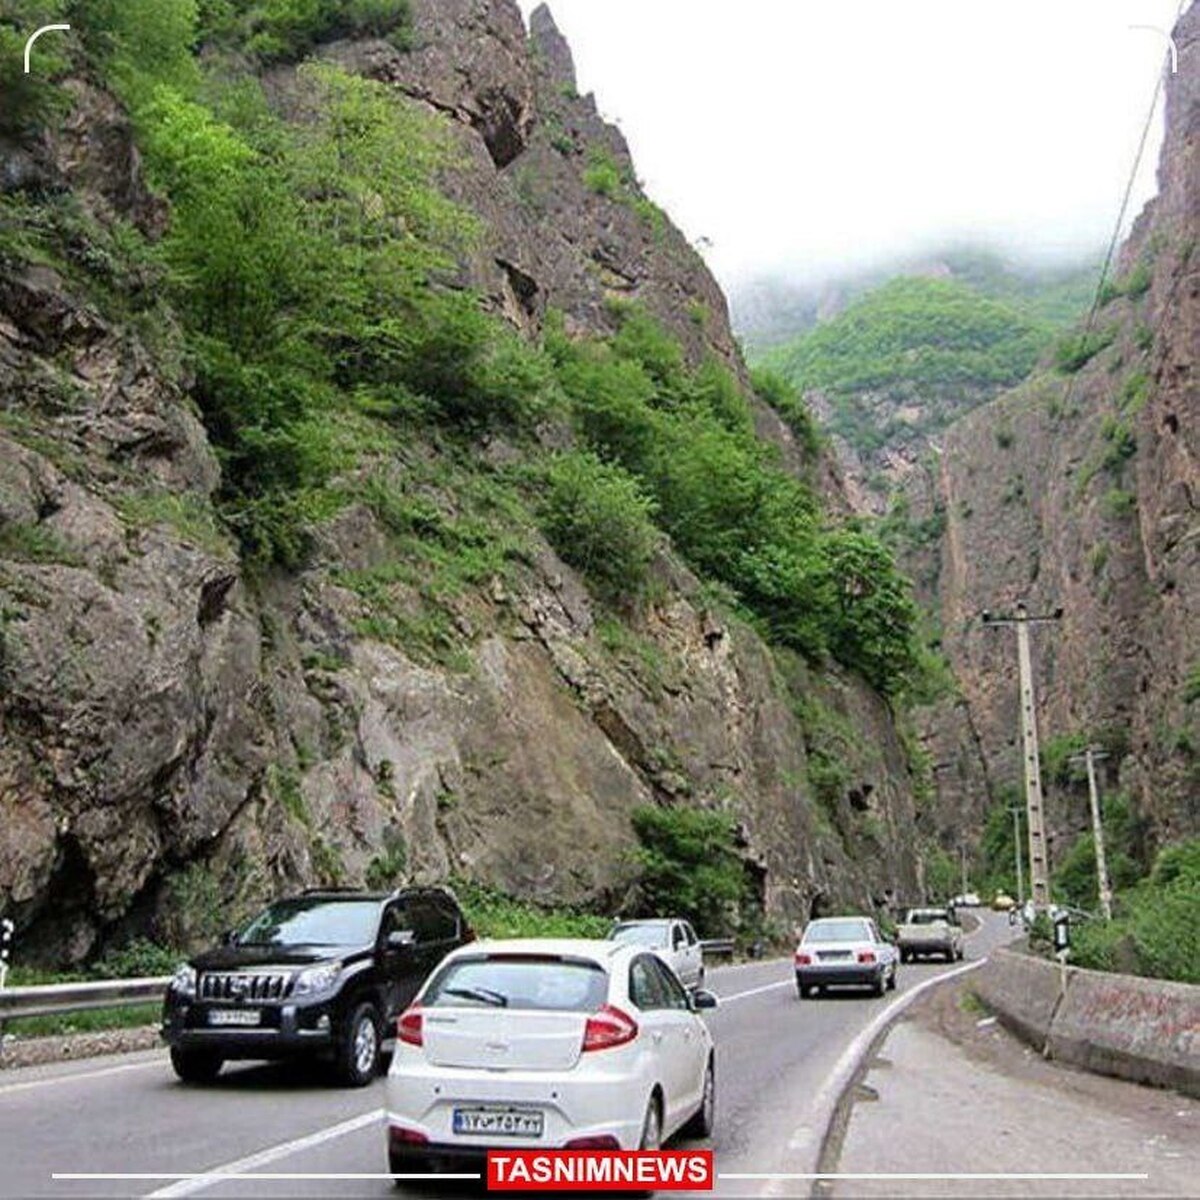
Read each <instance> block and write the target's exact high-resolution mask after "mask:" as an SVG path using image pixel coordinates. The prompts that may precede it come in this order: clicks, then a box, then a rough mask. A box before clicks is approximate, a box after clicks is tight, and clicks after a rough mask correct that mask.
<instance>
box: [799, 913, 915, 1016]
mask: <svg viewBox="0 0 1200 1200" xmlns="http://www.w3.org/2000/svg"><path fill="white" fill-rule="evenodd" d="M898 957H899V954H898V952H897V950H896V947H895V946H893V945H892V944H891V943H890V942H888V941H885V940H884V939H883V938H882V937H881V936H880V934H879V927H878V926H877V925H876V924H875V922H874V921H872V920H871V918H870V917H822V918H820V919H819V920H816V921H810V922H809V923H808V927H807V928H806V929H805V930H804V936H803V937H802V938H801V939H800V945H799V946H797V947H796V956H795V967H796V988H797V989H798V991H799V992H800V999H801V1000H804V999H807V998H808V997H809V996H811V995H813V994H814V993H815V992H819V991H821V990H822V989H823V988H827V987H842V986H844V985H847V984H850V985H858V986H860V987H869V988H871V990H872V991H873V992H874V993H875V994H876V995H877V996H882V995H883V992H884V989H885V988H894V987H895V986H896V959H897V958H898Z"/></svg>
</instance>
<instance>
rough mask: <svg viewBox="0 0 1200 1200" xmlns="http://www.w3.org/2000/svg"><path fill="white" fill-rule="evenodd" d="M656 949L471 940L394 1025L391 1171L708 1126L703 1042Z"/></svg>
mask: <svg viewBox="0 0 1200 1200" xmlns="http://www.w3.org/2000/svg"><path fill="white" fill-rule="evenodd" d="M716 1003H717V1000H716V997H715V996H713V995H712V994H711V993H708V992H703V991H701V992H697V993H695V994H693V995H691V996H689V995H688V993H687V992H686V991H685V990H684V988H683V986H682V985H681V984H680V982H679V980H678V979H676V977H675V975H674V974H673V973H672V972H671V970H670V969H669V968H668V967H667V966H666V965H665V964H664V963H663V962H662V961H661V960H660V959H659V958H658V956H657V955H656V954H654V953H653V952H651V951H648V950H647V949H646V948H645V947H641V946H629V945H622V944H620V943H618V942H611V941H584V940H569V939H563V940H559V939H554V940H550V939H538V940H521V941H494V942H475V943H473V944H471V945H469V946H464V947H463V948H462V949H460V950H456V951H454V952H453V953H452V954H450V955H448V956H447V957H446V958H445V959H444V960H443V961H442V963H441V965H440V966H439V967H438V969H437V970H436V971H435V972H434V974H433V975H432V976H431V977H430V979H429V980H428V982H427V983H426V984H425V987H424V988H423V989H422V990H421V992H420V993H419V994H418V996H417V998H416V1000H415V1001H414V1002H413V1004H412V1006H411V1007H410V1008H409V1009H408V1010H407V1011H405V1012H404V1013H403V1014H402V1015H401V1017H400V1019H399V1021H398V1023H397V1032H396V1051H395V1054H394V1055H393V1058H392V1065H391V1069H390V1070H389V1072H388V1079H387V1124H388V1159H389V1163H390V1166H391V1171H392V1174H394V1175H395V1174H405V1173H408V1172H412V1171H415V1170H422V1169H427V1168H428V1165H429V1164H430V1163H431V1162H432V1163H433V1164H435V1165H440V1163H441V1162H443V1161H445V1160H455V1159H463V1158H467V1159H470V1158H479V1157H481V1156H482V1155H483V1154H484V1153H485V1152H486V1151H487V1150H488V1149H500V1148H512V1147H526V1148H530V1149H537V1148H547V1149H548V1148H556V1149H597V1150H599V1149H611V1150H618V1149H619V1150H637V1149H651V1148H657V1147H658V1146H659V1145H661V1143H662V1142H663V1141H665V1140H666V1139H667V1138H669V1137H671V1136H672V1135H673V1134H675V1133H677V1132H680V1131H682V1132H684V1133H686V1134H687V1135H688V1136H695V1137H707V1136H708V1135H709V1134H710V1133H711V1131H712V1126H713V1112H714V1107H715V1102H716V1075H715V1068H714V1055H713V1042H712V1037H711V1035H710V1034H709V1032H708V1028H707V1026H706V1025H705V1024H704V1022H703V1021H702V1020H701V1019H700V1017H699V1015H698V1013H697V1010H699V1009H705V1008H714V1007H716Z"/></svg>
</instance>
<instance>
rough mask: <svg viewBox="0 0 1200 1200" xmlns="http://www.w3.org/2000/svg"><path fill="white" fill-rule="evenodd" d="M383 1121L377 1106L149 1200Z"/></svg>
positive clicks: (188, 1192)
mask: <svg viewBox="0 0 1200 1200" xmlns="http://www.w3.org/2000/svg"><path fill="white" fill-rule="evenodd" d="M382 1121H383V1109H382V1108H374V1109H372V1110H371V1111H370V1112H367V1113H362V1114H361V1115H360V1116H357V1117H351V1118H350V1119H349V1120H348V1121H342V1122H341V1123H340V1124H337V1125H330V1126H328V1127H327V1128H325V1129H318V1130H317V1131H316V1132H315V1133H310V1134H306V1135H305V1136H304V1137H300V1138H294V1139H293V1140H292V1141H290V1142H281V1143H280V1144H279V1145H278V1146H271V1147H269V1148H268V1149H266V1150H260V1151H259V1152H258V1153H257V1154H251V1155H248V1156H247V1157H246V1158H239V1159H237V1160H235V1161H234V1162H231V1163H225V1164H223V1165H222V1166H219V1167H213V1168H212V1170H211V1171H206V1172H204V1174H203V1175H200V1176H198V1177H196V1178H194V1179H181V1180H180V1181H179V1182H178V1183H172V1184H171V1185H169V1186H168V1187H164V1188H159V1189H158V1190H157V1191H155V1192H150V1193H149V1197H148V1200H159V1198H160V1197H167V1196H192V1195H195V1193H196V1192H202V1191H204V1190H205V1189H206V1188H210V1187H215V1186H216V1185H217V1184H218V1183H221V1182H223V1181H224V1180H225V1179H227V1178H228V1177H229V1176H230V1175H246V1174H248V1173H249V1172H251V1171H255V1170H257V1169H258V1168H259V1167H265V1166H269V1165H270V1164H271V1163H273V1162H278V1161H279V1159H281V1158H287V1157H288V1156H289V1155H291V1154H299V1153H301V1152H302V1151H304V1150H310V1149H312V1147H314V1146H320V1145H321V1144H322V1143H323V1142H331V1141H333V1140H334V1139H335V1138H340V1137H345V1136H346V1134H348V1133H354V1132H356V1131H357V1130H359V1129H366V1128H367V1127H368V1126H369V1125H377V1124H380V1123H382ZM379 1152H380V1154H382V1153H383V1143H382V1142H381V1143H380V1151H379Z"/></svg>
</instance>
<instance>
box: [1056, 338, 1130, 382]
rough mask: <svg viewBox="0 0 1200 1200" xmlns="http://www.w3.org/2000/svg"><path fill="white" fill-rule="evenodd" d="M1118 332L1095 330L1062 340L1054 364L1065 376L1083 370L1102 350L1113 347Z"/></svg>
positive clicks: (1057, 347) (1057, 348)
mask: <svg viewBox="0 0 1200 1200" xmlns="http://www.w3.org/2000/svg"><path fill="white" fill-rule="evenodd" d="M1116 336H1117V335H1116V330H1115V329H1113V328H1111V327H1110V328H1108V329H1094V330H1092V331H1091V332H1090V333H1089V332H1083V333H1072V334H1068V335H1067V336H1066V337H1064V338H1062V339H1060V341H1059V342H1058V345H1057V346H1056V347H1055V349H1054V364H1055V366H1056V367H1058V369H1059V370H1060V371H1062V372H1064V373H1065V374H1068V375H1073V374H1074V373H1075V372H1076V371H1079V370H1082V369H1083V367H1085V366H1086V365H1087V364H1088V363H1089V362H1091V361H1092V359H1093V358H1095V357H1096V355H1097V354H1099V353H1100V351H1101V350H1104V349H1107V348H1108V347H1109V346H1111V345H1112V343H1113V341H1114V339H1115V338H1116Z"/></svg>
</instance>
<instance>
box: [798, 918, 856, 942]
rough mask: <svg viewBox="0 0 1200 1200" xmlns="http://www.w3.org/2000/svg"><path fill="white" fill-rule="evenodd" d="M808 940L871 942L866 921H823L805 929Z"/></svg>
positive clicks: (805, 936) (805, 938)
mask: <svg viewBox="0 0 1200 1200" xmlns="http://www.w3.org/2000/svg"><path fill="white" fill-rule="evenodd" d="M804 940H805V941H806V942H869V941H870V940H871V933H870V930H868V928H867V923H866V921H821V922H819V923H818V924H816V925H810V926H809V927H808V928H807V929H806V930H805V931H804Z"/></svg>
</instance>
